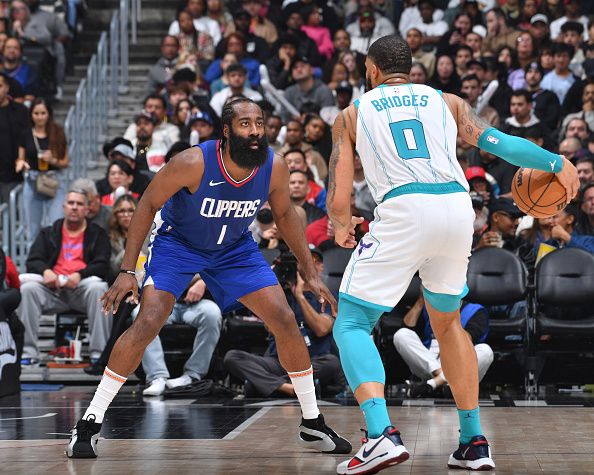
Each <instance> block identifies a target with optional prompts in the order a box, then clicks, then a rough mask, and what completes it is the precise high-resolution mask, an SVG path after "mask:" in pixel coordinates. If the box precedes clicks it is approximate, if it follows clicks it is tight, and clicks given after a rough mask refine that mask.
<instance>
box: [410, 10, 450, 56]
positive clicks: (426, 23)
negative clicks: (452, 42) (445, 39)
mask: <svg viewBox="0 0 594 475" xmlns="http://www.w3.org/2000/svg"><path fill="white" fill-rule="evenodd" d="M419 12H420V13H421V21H420V22H418V23H414V24H413V25H411V26H414V27H415V28H418V29H419V30H420V31H421V32H422V33H423V44H424V45H427V46H436V45H437V43H439V41H440V40H441V38H442V36H443V35H444V34H445V33H446V32H447V31H448V24H447V23H446V22H445V21H443V20H437V21H435V20H434V19H433V14H434V13H435V5H434V4H433V1H432V0H420V1H419Z"/></svg>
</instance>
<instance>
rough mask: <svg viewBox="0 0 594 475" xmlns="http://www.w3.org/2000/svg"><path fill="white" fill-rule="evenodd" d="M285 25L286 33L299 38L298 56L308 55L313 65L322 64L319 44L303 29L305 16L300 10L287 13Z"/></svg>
mask: <svg viewBox="0 0 594 475" xmlns="http://www.w3.org/2000/svg"><path fill="white" fill-rule="evenodd" d="M285 25H286V27H287V31H286V33H287V34H288V35H290V36H292V37H293V38H295V39H296V40H297V44H298V47H297V54H296V57H299V58H301V57H306V58H309V61H310V62H311V64H312V65H313V66H322V63H323V61H322V56H321V55H320V52H319V51H318V45H317V44H316V42H315V41H314V40H312V39H311V38H310V37H309V36H307V35H306V34H305V32H303V31H302V30H301V27H302V26H303V18H302V17H301V14H300V13H299V12H298V11H290V12H287V14H286V20H285Z"/></svg>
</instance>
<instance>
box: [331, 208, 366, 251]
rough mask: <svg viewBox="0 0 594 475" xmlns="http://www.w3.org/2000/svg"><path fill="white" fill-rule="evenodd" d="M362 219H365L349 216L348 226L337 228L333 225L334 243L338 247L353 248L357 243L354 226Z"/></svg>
mask: <svg viewBox="0 0 594 475" xmlns="http://www.w3.org/2000/svg"><path fill="white" fill-rule="evenodd" d="M363 221H365V220H364V219H363V218H359V217H358V216H353V217H351V222H350V224H349V225H348V226H345V227H340V228H339V227H337V226H336V225H335V226H334V240H335V241H336V244H338V245H339V246H340V247H346V248H351V249H352V248H354V247H355V246H356V245H357V240H356V239H355V228H356V227H357V225H358V224H361V223H362V222H363Z"/></svg>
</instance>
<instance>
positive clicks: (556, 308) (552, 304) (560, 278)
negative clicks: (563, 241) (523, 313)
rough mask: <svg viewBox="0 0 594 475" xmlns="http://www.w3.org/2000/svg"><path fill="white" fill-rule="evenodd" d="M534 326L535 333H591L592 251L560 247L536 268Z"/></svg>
mask: <svg viewBox="0 0 594 475" xmlns="http://www.w3.org/2000/svg"><path fill="white" fill-rule="evenodd" d="M535 283H536V330H537V333H538V334H539V335H553V336H558V337H562V336H567V337H573V338H572V341H576V340H575V339H574V338H575V337H577V338H578V339H583V338H584V337H586V338H588V337H594V305H593V304H594V255H592V254H590V253H589V252H586V251H583V250H581V249H572V248H564V249H560V250H557V251H554V252H551V253H550V254H547V255H546V256H545V257H543V259H542V261H540V263H539V264H538V266H537V268H536V278H535Z"/></svg>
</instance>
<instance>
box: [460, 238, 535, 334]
mask: <svg viewBox="0 0 594 475" xmlns="http://www.w3.org/2000/svg"><path fill="white" fill-rule="evenodd" d="M467 285H468V288H469V292H468V295H467V296H466V297H465V300H467V301H468V302H473V303H479V304H481V305H484V306H485V307H493V306H499V307H501V306H508V305H509V306H511V305H512V304H514V303H516V302H519V301H521V300H524V299H525V297H526V292H527V271H526V268H525V267H524V264H523V263H522V261H521V260H520V259H519V258H518V257H517V256H516V255H515V254H513V253H512V252H510V251H507V250H505V249H500V248H497V247H486V248H483V249H479V250H477V251H475V252H474V253H473V254H472V256H471V257H470V262H469V263H468V272H467ZM489 317H490V318H489V326H490V332H491V333H492V334H494V335H510V334H523V333H524V330H525V328H526V318H525V316H523V315H522V316H517V317H515V318H508V315H507V314H505V313H504V315H501V313H500V312H490V313H489Z"/></svg>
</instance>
